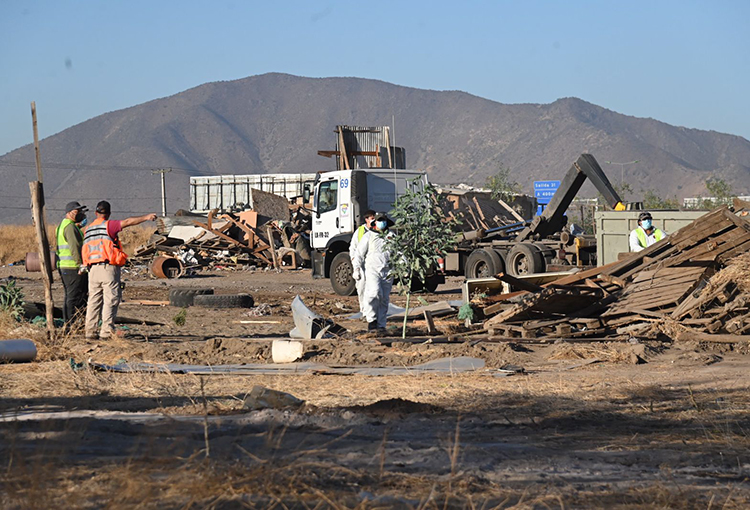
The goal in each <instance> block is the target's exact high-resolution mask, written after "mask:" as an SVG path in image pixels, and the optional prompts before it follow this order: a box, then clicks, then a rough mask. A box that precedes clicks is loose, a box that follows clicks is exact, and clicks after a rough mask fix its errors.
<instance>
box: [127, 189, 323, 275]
mask: <svg viewBox="0 0 750 510" xmlns="http://www.w3.org/2000/svg"><path fill="white" fill-rule="evenodd" d="M261 193H262V194H263V195H264V200H263V202H261V201H260V200H259V199H258V198H257V197H259V196H260V195H261ZM253 196H254V197H255V198H256V206H255V208H254V210H246V211H242V212H237V213H232V212H230V213H224V214H218V211H217V210H213V211H211V212H210V213H209V214H208V217H207V218H205V217H203V216H197V215H186V216H178V217H173V218H160V219H159V220H157V225H158V227H159V229H158V230H157V232H156V233H155V234H154V235H153V236H152V237H151V239H150V240H149V243H148V244H146V245H143V246H141V247H139V248H137V249H136V250H135V253H134V255H133V257H132V260H133V261H134V262H136V263H137V262H138V261H141V262H148V261H149V260H150V259H151V258H153V260H152V261H151V262H150V267H151V272H152V273H153V274H154V275H155V276H157V277H159V278H174V277H179V276H181V275H182V274H184V269H190V268H203V267H222V268H228V267H251V266H255V267H270V268H276V269H296V268H298V267H304V266H306V265H308V262H309V260H310V244H309V236H308V235H307V234H306V232H309V229H310V215H309V213H308V212H307V211H306V210H305V209H304V208H302V207H300V206H296V205H291V204H289V203H288V202H287V201H286V199H285V198H283V197H278V196H276V195H272V194H270V193H263V192H259V191H258V190H253ZM277 199H278V200H277ZM290 209H291V211H292V212H291V213H290Z"/></svg>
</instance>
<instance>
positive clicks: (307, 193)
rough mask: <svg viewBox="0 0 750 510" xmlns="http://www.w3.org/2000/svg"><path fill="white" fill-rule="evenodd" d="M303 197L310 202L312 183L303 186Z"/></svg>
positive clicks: (306, 201)
mask: <svg viewBox="0 0 750 510" xmlns="http://www.w3.org/2000/svg"><path fill="white" fill-rule="evenodd" d="M302 198H303V199H304V201H305V203H306V204H307V203H309V202H310V185H309V184H305V186H304V187H303V188H302Z"/></svg>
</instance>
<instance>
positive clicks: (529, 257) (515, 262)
mask: <svg viewBox="0 0 750 510" xmlns="http://www.w3.org/2000/svg"><path fill="white" fill-rule="evenodd" d="M507 264H508V273H509V274H511V275H513V276H521V275H526V274H534V273H543V272H544V257H542V251H541V250H540V249H539V248H537V247H536V246H534V245H533V244H531V243H520V244H517V245H515V246H514V247H513V248H511V250H510V253H508V258H507Z"/></svg>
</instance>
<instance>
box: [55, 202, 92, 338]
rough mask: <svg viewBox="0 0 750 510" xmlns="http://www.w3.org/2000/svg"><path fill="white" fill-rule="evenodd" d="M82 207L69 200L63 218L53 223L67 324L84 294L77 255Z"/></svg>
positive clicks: (85, 281) (82, 269) (83, 277)
mask: <svg viewBox="0 0 750 510" xmlns="http://www.w3.org/2000/svg"><path fill="white" fill-rule="evenodd" d="M86 211H88V209H87V208H86V206H83V205H81V204H79V203H78V202H69V203H68V204H67V205H66V206H65V218H63V220H62V222H61V223H60V225H58V226H57V231H56V232H55V237H56V238H57V259H58V261H57V269H58V271H59V272H60V279H61V280H62V283H63V288H64V289H65V304H64V306H63V319H65V323H66V325H67V324H70V322H71V320H72V319H73V317H74V316H75V314H76V312H77V311H79V310H81V309H82V308H84V307H85V305H86V299H87V297H88V273H87V272H86V266H84V265H83V259H82V258H81V247H82V246H83V232H82V231H81V227H80V225H85V224H86Z"/></svg>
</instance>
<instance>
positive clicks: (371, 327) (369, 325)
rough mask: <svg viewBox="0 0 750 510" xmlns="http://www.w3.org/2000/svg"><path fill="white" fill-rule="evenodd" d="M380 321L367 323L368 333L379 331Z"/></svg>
mask: <svg viewBox="0 0 750 510" xmlns="http://www.w3.org/2000/svg"><path fill="white" fill-rule="evenodd" d="M377 330H378V321H372V322H368V323H367V331H377Z"/></svg>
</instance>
